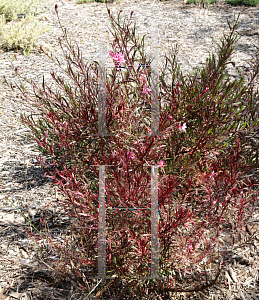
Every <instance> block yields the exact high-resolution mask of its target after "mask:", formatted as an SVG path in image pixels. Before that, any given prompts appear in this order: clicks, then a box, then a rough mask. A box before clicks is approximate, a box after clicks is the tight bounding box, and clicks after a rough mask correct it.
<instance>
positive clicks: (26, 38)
mask: <svg viewBox="0 0 259 300" xmlns="http://www.w3.org/2000/svg"><path fill="white" fill-rule="evenodd" d="M38 9H39V0H32V1H29V0H17V1H14V0H0V47H1V48H2V49H4V50H5V51H10V50H23V52H24V54H26V55H28V54H29V53H30V52H31V51H32V49H33V48H34V47H35V42H36V41H37V40H38V38H39V36H40V35H41V34H43V33H45V32H47V31H49V30H50V29H51V27H50V26H46V25H45V26H44V25H42V24H40V23H39V22H38V20H37V19H36V18H35V16H36V15H39V14H40V13H39V12H38Z"/></svg>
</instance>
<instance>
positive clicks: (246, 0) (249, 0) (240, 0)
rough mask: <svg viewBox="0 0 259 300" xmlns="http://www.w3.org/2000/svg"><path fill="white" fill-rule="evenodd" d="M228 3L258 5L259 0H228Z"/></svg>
mask: <svg viewBox="0 0 259 300" xmlns="http://www.w3.org/2000/svg"><path fill="white" fill-rule="evenodd" d="M226 2H227V4H231V5H246V6H254V7H256V6H257V5H258V4H259V0H226Z"/></svg>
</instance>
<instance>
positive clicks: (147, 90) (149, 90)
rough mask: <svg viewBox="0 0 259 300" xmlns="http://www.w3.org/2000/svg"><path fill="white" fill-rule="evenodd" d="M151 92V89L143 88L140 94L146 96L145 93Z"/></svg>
mask: <svg viewBox="0 0 259 300" xmlns="http://www.w3.org/2000/svg"><path fill="white" fill-rule="evenodd" d="M150 92H151V89H149V88H145V89H144V91H143V92H142V93H143V94H147V93H150Z"/></svg>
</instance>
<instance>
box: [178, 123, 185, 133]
mask: <svg viewBox="0 0 259 300" xmlns="http://www.w3.org/2000/svg"><path fill="white" fill-rule="evenodd" d="M178 128H179V130H180V131H183V132H186V128H187V126H186V123H184V124H183V126H181V122H179V125H178Z"/></svg>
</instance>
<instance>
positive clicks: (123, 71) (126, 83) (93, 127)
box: [17, 6, 259, 299]
mask: <svg viewBox="0 0 259 300" xmlns="http://www.w3.org/2000/svg"><path fill="white" fill-rule="evenodd" d="M56 12H57V6H56ZM108 13H109V16H110V19H111V25H112V28H113V35H114V43H113V44H112V51H111V52H110V54H111V55H112V57H113V59H114V61H117V63H119V61H120V60H125V68H120V67H119V65H118V64H116V65H115V68H114V69H113V70H112V72H111V73H110V74H108V76H107V79H106V80H104V82H102V83H103V84H104V85H105V91H106V97H107V98H106V100H107V106H106V109H107V110H106V120H107V124H106V125H107V132H108V133H111V134H114V135H113V136H108V137H102V136H98V110H97V99H98V84H99V83H98V67H100V65H99V64H98V62H93V63H92V64H89V65H85V64H84V62H83V60H82V56H81V52H80V49H79V47H78V46H77V49H75V47H72V46H71V44H69V42H68V40H67V36H66V33H65V31H64V30H63V28H62V30H63V33H64V35H65V38H66V42H67V44H68V53H65V51H64V54H65V57H66V60H67V63H68V67H67V70H66V71H65V74H66V75H67V76H68V77H69V79H70V80H72V82H73V84H74V86H72V85H70V84H68V83H65V80H64V79H63V78H61V77H58V76H56V75H55V74H54V73H52V77H53V79H54V80H55V81H56V83H57V84H58V85H59V87H61V89H62V92H56V93H55V92H53V91H51V89H50V88H49V87H47V86H46V84H45V82H44V79H43V85H42V88H40V87H39V86H37V85H35V84H34V83H33V82H32V85H33V88H34V89H33V90H34V95H33V96H32V95H30V93H28V92H27V91H26V90H25V88H24V87H19V90H20V93H21V97H22V98H23V99H25V100H28V101H29V103H31V104H32V105H33V107H34V108H35V112H37V114H38V117H37V118H36V117H35V114H31V115H26V114H23V115H21V119H22V122H23V123H24V124H25V125H26V126H28V127H29V128H30V129H31V132H32V136H31V138H32V139H35V140H36V141H37V143H38V147H39V150H40V151H41V153H42V155H44V156H45V157H46V156H47V155H48V156H49V158H51V160H52V161H51V162H48V163H47V161H46V158H44V156H39V157H38V161H39V162H40V163H41V165H42V166H44V167H46V168H49V166H50V165H51V166H52V167H53V172H51V171H48V175H47V174H46V176H49V177H51V178H52V179H53V180H54V182H55V184H57V186H58V187H59V188H60V190H61V191H62V193H63V195H64V196H65V199H64V200H63V201H60V205H61V206H62V207H64V208H65V210H66V212H67V214H68V215H69V216H70V217H71V218H72V220H74V222H73V225H72V226H71V231H70V233H69V235H68V236H67V237H66V238H65V239H64V240H63V241H62V245H58V244H57V243H54V242H53V239H52V237H51V236H50V234H49V233H48V232H46V231H47V226H45V229H43V231H44V230H45V233H44V234H37V233H36V232H31V233H28V234H30V235H31V236H32V238H37V240H40V239H47V242H48V243H49V244H51V250H50V251H48V250H47V249H45V250H44V248H42V249H41V254H39V258H40V259H42V260H43V261H44V260H45V261H46V262H47V264H48V265H50V266H51V268H52V269H54V270H55V274H57V275H59V276H63V277H66V278H67V277H68V278H71V279H72V280H74V281H76V282H77V283H78V285H79V289H80V290H81V291H83V292H84V293H91V292H90V290H91V289H90V287H89V282H90V279H89V278H90V277H91V276H96V275H97V267H98V261H97V258H98V252H97V245H98V233H97V232H96V229H97V228H98V220H99V219H100V217H98V211H99V200H98V178H99V172H98V169H97V168H96V167H95V166H97V165H106V166H114V167H108V170H107V172H106V174H107V175H106V182H105V185H106V207H107V214H109V216H107V217H106V222H107V228H108V232H107V238H106V240H107V243H108V248H107V249H106V252H107V255H106V257H107V262H106V263H107V275H108V276H109V277H114V279H113V280H112V281H111V282H110V284H111V285H110V287H114V288H116V287H118V286H119V284H120V283H121V282H126V283H127V284H128V286H129V289H130V290H131V291H132V288H134V290H135V291H137V293H139V294H140V295H145V296H146V289H147V288H148V290H149V291H153V292H154V291H155V290H157V291H158V290H159V289H160V290H163V292H164V293H168V292H169V291H174V292H179V291H198V290H202V289H206V288H208V287H210V286H211V285H213V284H215V283H216V281H217V278H218V276H219V274H220V271H221V264H224V260H223V254H224V252H225V251H226V249H227V248H228V249H230V248H231V246H233V245H235V247H238V246H241V245H243V244H245V243H248V242H249V240H247V236H246V232H245V231H244V226H245V225H246V223H247V222H248V220H249V218H250V217H251V215H252V213H253V211H254V209H256V205H258V195H257V194H258V192H257V191H254V190H253V189H252V187H253V185H254V184H256V183H257V179H256V178H255V179H254V182H253V183H252V182H251V181H250V179H249V175H250V174H251V172H252V173H253V171H254V170H255V169H256V168H258V150H257V148H256V146H253V145H250V144H249V137H251V136H252V135H253V134H254V133H255V132H256V131H258V120H259V118H258V105H259V102H258V94H257V93H254V91H253V84H252V83H253V81H254V79H255V78H256V76H257V74H258V73H259V64H258V60H257V61H256V63H255V64H254V66H253V73H252V74H251V79H250V81H249V83H248V86H246V85H245V84H244V77H242V78H241V79H239V80H235V81H233V82H232V81H230V80H229V78H228V76H227V73H226V65H227V63H229V59H230V57H231V54H232V52H233V50H234V43H235V41H236V39H237V37H235V36H234V31H235V29H236V28H237V26H238V24H237V23H235V25H234V26H233V27H231V26H230V24H229V22H228V25H229V28H230V34H229V36H225V35H224V40H223V41H222V44H221V46H219V51H218V58H217V59H216V57H215V55H214V54H213V55H212V56H210V57H209V58H208V59H207V62H206V66H205V67H204V68H203V69H202V70H200V69H198V70H197V71H196V72H195V73H194V74H193V75H189V76H188V78H187V79H186V78H184V77H183V75H182V73H181V72H180V67H179V65H178V64H177V62H176V54H172V53H171V54H170V56H169V57H168V56H165V61H164V65H163V67H162V71H161V73H160V75H159V96H158V98H159V101H160V103H161V100H162V99H163V100H164V105H163V106H162V104H160V105H159V109H160V122H159V132H160V133H161V136H157V135H149V136H146V137H143V135H146V134H147V133H149V132H150V112H149V110H150V100H151V97H152V94H150V91H151V90H150V87H151V89H152V88H153V83H152V80H151V75H152V73H151V68H150V67H149V66H150V64H151V61H149V60H147V59H146V55H145V45H144V37H143V38H142V39H141V40H139V39H137V38H136V37H135V29H136V28H135V25H134V27H133V28H131V27H130V26H131V22H132V20H131V17H132V14H133V12H132V13H131V16H130V19H129V21H128V24H126V23H125V22H124V23H123V25H122V26H121V24H120V14H119V15H118V21H117V22H116V21H115V18H114V17H112V15H111V14H110V10H109V9H108ZM59 42H60V45H61V47H62V49H64V48H63V46H62V42H61V40H60V39H59ZM116 53H117V54H116ZM118 53H120V55H118ZM135 63H138V64H139V67H138V68H136V67H135ZM17 74H18V75H19V73H18V71H17ZM19 76H20V75H19ZM198 77H200V78H198ZM25 80H26V79H25ZM143 92H144V93H143ZM147 108H149V109H147ZM94 134H95V135H96V136H95V137H91V136H93V135H94ZM94 143H95V145H94ZM152 164H153V165H154V164H155V165H156V166H157V167H160V168H162V175H161V178H160V179H159V217H160V222H159V240H160V251H159V276H164V278H165V279H166V280H165V281H163V280H161V279H154V280H153V281H152V280H150V282H148V283H144V282H143V281H141V278H143V276H145V277H147V276H148V272H149V270H150V258H151V253H150V244H151V243H150V240H149V238H150V236H151V234H150V227H151V226H150V192H151V188H152V186H151V176H150V169H148V168H147V167H146V166H145V165H152ZM93 165H95V166H93ZM154 172H156V171H154ZM92 183H93V184H92ZM121 207H122V208H129V209H132V210H130V211H120V210H119V209H117V210H116V208H121ZM136 208H149V209H146V210H145V209H143V210H141V209H136ZM151 208H152V204H151ZM151 217H152V212H151ZM152 226H154V225H152ZM47 237H48V238H47ZM54 253H55V256H54V255H53V254H54ZM53 257H54V258H53ZM208 269H210V271H209V270H208ZM183 279H184V280H183ZM105 288H107V286H106V287H104V289H102V291H99V292H98V293H97V295H98V296H99V295H100V294H102V292H103V290H105ZM120 292H121V294H123V292H125V293H127V291H126V290H125V291H124V290H123V288H121V290H120ZM132 292H133V291H132ZM97 295H96V296H97ZM146 297H147V296H146ZM152 297H153V296H152ZM152 299H154V298H152Z"/></svg>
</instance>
